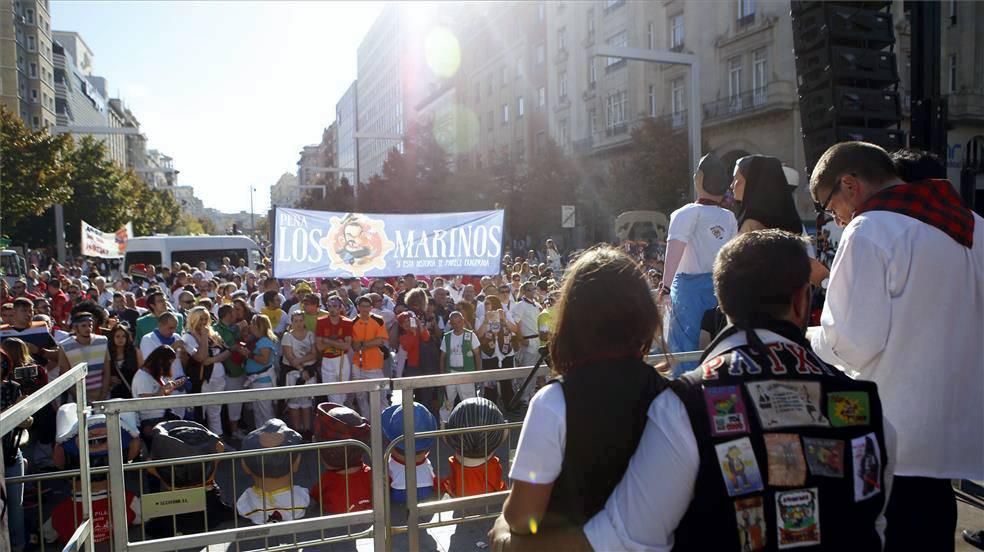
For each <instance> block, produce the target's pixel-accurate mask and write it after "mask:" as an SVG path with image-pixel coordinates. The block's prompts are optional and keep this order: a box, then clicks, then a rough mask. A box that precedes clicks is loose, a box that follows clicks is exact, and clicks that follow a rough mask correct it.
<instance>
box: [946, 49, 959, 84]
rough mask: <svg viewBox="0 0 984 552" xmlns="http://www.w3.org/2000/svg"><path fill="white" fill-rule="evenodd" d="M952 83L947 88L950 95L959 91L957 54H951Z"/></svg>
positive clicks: (950, 72)
mask: <svg viewBox="0 0 984 552" xmlns="http://www.w3.org/2000/svg"><path fill="white" fill-rule="evenodd" d="M949 74H950V83H949V85H948V87H947V90H949V92H950V94H953V93H955V92H956V91H957V54H950V71H949Z"/></svg>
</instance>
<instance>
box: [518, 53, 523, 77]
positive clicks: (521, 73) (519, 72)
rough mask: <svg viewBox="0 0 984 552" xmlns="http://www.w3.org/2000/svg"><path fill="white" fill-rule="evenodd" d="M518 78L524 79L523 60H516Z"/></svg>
mask: <svg viewBox="0 0 984 552" xmlns="http://www.w3.org/2000/svg"><path fill="white" fill-rule="evenodd" d="M516 78H517V79H521V78H523V58H521V57H518V58H516Z"/></svg>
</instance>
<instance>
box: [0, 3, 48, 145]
mask: <svg viewBox="0 0 984 552" xmlns="http://www.w3.org/2000/svg"><path fill="white" fill-rule="evenodd" d="M0 104H2V105H3V106H4V107H6V108H7V109H8V110H9V111H10V112H11V113H14V114H16V115H18V116H19V117H20V118H21V120H23V121H24V123H25V124H27V125H28V126H30V127H31V128H33V129H35V130H38V129H42V128H51V127H53V126H55V123H56V119H55V80H54V67H53V63H52V39H51V15H50V12H49V5H48V0H0Z"/></svg>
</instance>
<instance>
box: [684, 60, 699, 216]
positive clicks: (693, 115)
mask: <svg viewBox="0 0 984 552" xmlns="http://www.w3.org/2000/svg"><path fill="white" fill-rule="evenodd" d="M700 109H701V107H700V62H699V61H698V60H697V58H696V57H694V61H693V63H691V64H690V113H688V114H687V125H689V127H690V128H689V132H688V134H689V135H690V170H691V171H696V170H697V163H698V162H699V161H700V153H701V151H700V115H701V113H700ZM689 188H690V189H691V190H693V192H692V193H693V194H694V195H693V197H694V199H696V195H697V189H696V188H695V187H693V186H690V187H689Z"/></svg>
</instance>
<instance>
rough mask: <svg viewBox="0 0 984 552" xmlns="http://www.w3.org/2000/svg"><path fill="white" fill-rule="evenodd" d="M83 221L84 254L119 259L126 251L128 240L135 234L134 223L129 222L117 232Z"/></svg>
mask: <svg viewBox="0 0 984 552" xmlns="http://www.w3.org/2000/svg"><path fill="white" fill-rule="evenodd" d="M81 222H82V240H81V247H82V256H83V257H101V258H103V259H118V258H120V257H122V256H123V254H124V253H126V242H127V240H128V239H129V238H130V236H132V235H133V223H132V222H128V223H126V225H124V226H122V227H121V228H120V229H119V230H117V231H116V232H103V231H101V230H99V229H98V228H96V227H95V226H92V225H91V224H89V223H87V222H86V221H84V220H83V221H81Z"/></svg>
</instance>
